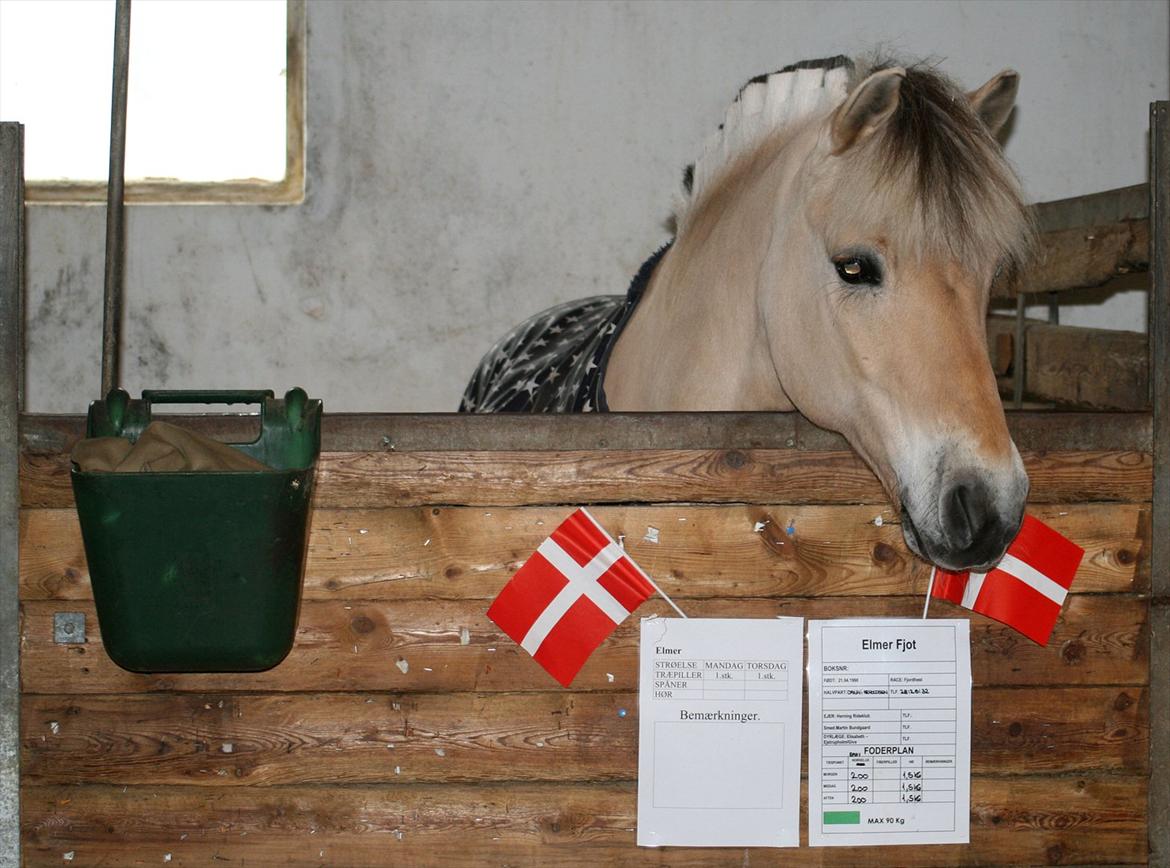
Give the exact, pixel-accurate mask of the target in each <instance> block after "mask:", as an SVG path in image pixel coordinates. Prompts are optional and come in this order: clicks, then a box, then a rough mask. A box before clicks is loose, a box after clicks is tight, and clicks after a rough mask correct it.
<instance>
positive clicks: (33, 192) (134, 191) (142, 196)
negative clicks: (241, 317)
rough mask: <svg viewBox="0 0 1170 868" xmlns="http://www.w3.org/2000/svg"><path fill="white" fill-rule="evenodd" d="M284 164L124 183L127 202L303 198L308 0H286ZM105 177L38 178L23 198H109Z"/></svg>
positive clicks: (57, 201) (65, 201)
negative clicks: (242, 172) (261, 175)
mask: <svg viewBox="0 0 1170 868" xmlns="http://www.w3.org/2000/svg"><path fill="white" fill-rule="evenodd" d="M287 4H288V6H287V12H286V14H285V22H286V41H285V46H286V49H285V163H284V178H282V179H281V180H279V181H260V180H255V181H250V180H240V181H171V180H165V179H151V180H146V181H130V180H127V181H126V186H125V201H126V202H127V203H132V204H146V205H296V204H299V203H300V202H303V201H304V198H305V32H306V28H305V0H287ZM106 198H107V197H106V182H105V181H34V180H29V181H27V182H26V184H25V202H27V203H28V204H36V205H70V204H88V203H95V202H105V201H106Z"/></svg>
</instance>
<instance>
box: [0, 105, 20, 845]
mask: <svg viewBox="0 0 1170 868" xmlns="http://www.w3.org/2000/svg"><path fill="white" fill-rule="evenodd" d="M23 406H24V127H23V126H22V125H21V124H16V123H0V866H9V865H11V866H16V865H19V864H20V627H19V623H20V618H19V605H20V603H19V596H18V586H17V569H18V567H19V557H20V554H19V552H20V549H19V542H20V531H19V527H20V525H19V521H18V519H19V511H20V438H19V436H18V426H19V424H20V411H21V409H22V408H23Z"/></svg>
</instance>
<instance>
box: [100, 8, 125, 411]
mask: <svg viewBox="0 0 1170 868" xmlns="http://www.w3.org/2000/svg"><path fill="white" fill-rule="evenodd" d="M129 80H130V0H118V8H117V12H116V13H115V20H114V87H113V94H112V95H111V98H110V175H109V180H108V182H107V191H106V282H105V299H104V305H103V309H102V391H101V396H102V397H103V398H104V397H105V396H106V395H108V394H109V393H110V391H111V390H112V389H115V388H117V387H118V386H119V385H121V382H122V370H121V367H122V365H121V361H122V360H121V348H122V283H123V274H124V271H125V266H126V222H125V209H124V208H123V205H122V200H123V193H124V190H125V178H126V86H127V83H128V82H129Z"/></svg>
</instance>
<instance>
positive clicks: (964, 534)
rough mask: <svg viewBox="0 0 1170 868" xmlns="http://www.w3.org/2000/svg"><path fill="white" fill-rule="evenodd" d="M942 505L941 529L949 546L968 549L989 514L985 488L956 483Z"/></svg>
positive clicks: (985, 522)
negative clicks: (948, 540)
mask: <svg viewBox="0 0 1170 868" xmlns="http://www.w3.org/2000/svg"><path fill="white" fill-rule="evenodd" d="M943 503H944V508H943V527H944V528H945V529H946V532H947V536H949V537H950V539H951V545H952V546H953V547H954V548H956V549H967V548H970V547H971V545H972V544H973V543H974V542H975V541H976V539H977V537H978V536H979V533H980V532H981V531H982V530H983V528H984V527H985V526H986V525H987V522H988V518H989V516H990V513H991V510H990V503H989V498H988V495H987V488H986V487H985V486H983V485H981V484H979V483H967V482H959V483H956V484H955V485H954V486H953V487H952V488H951V490H950V491H949V492H947V494H946V499H945V500H944V502H943Z"/></svg>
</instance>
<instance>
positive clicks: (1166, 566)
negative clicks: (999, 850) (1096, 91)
mask: <svg viewBox="0 0 1170 868" xmlns="http://www.w3.org/2000/svg"><path fill="white" fill-rule="evenodd" d="M1150 244H1151V251H1150V253H1151V261H1150V270H1151V281H1150V316H1149V321H1150V324H1149V332H1150V406H1151V407H1152V409H1153V414H1154V445H1153V449H1154V496H1153V503H1152V504H1151V505H1150V527H1151V528H1152V532H1151V533H1150V789H1149V810H1148V812H1147V813H1148V818H1149V839H1150V864H1151V865H1160V866H1168V865H1170V286H1168V283H1170V102H1165V101H1163V102H1155V103H1151V104H1150Z"/></svg>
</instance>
